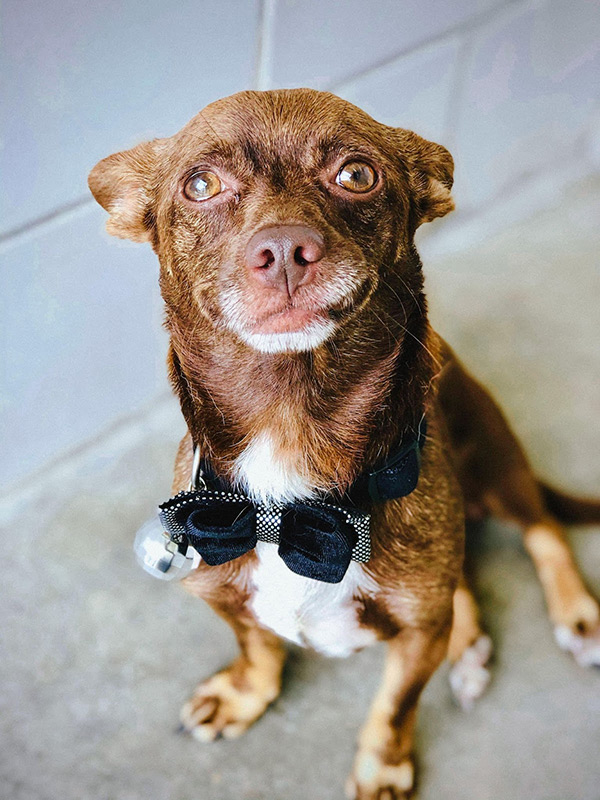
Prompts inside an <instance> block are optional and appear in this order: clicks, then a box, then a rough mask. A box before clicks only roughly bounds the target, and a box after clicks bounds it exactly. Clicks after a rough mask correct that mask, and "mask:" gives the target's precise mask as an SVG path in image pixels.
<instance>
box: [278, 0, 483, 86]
mask: <svg viewBox="0 0 600 800" xmlns="http://www.w3.org/2000/svg"><path fill="white" fill-rule="evenodd" d="M496 4H497V3H496V2H495V0H457V1H456V2H452V3H449V2H445V0H430V1H429V2H427V3H407V2H399V0H373V2H369V3H365V2H364V1H363V0H343V2H339V3H323V2H321V0H302V2H299V1H298V0H279V2H278V3H277V5H276V7H275V19H274V22H273V30H272V40H271V42H270V43H269V44H270V70H269V71H270V77H271V82H272V86H273V87H284V86H289V87H296V86H312V87H314V88H317V89H321V88H325V87H329V86H331V85H332V84H336V83H338V82H340V81H342V80H344V79H345V78H346V77H349V76H351V75H357V74H359V73H360V72H362V71H363V70H365V69H367V68H369V67H370V66H372V65H375V64H378V63H380V62H382V61H384V60H385V59H388V58H391V57H393V56H394V54H396V53H398V54H400V53H402V52H403V51H405V50H407V49H409V48H412V47H415V46H416V45H418V44H420V43H422V42H426V41H428V40H429V39H431V38H432V37H434V36H436V35H438V34H440V33H442V32H443V31H445V30H448V29H449V28H452V27H453V26H455V25H458V24H460V23H463V22H467V21H468V20H469V19H470V18H471V17H473V16H474V15H476V14H478V13H479V12H481V11H485V10H487V9H489V8H490V7H492V6H494V5H496Z"/></svg>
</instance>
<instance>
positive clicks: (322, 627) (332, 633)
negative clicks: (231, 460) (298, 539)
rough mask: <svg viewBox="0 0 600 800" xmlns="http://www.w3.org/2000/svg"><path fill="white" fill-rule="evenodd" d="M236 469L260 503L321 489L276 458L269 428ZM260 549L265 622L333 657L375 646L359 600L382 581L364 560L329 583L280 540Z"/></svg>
mask: <svg viewBox="0 0 600 800" xmlns="http://www.w3.org/2000/svg"><path fill="white" fill-rule="evenodd" d="M298 462H300V459H298ZM235 472H236V477H237V480H238V481H239V483H240V484H241V486H242V487H243V489H244V491H245V492H247V494H248V495H250V496H251V497H252V498H253V499H254V500H255V501H256V502H258V503H289V502H292V501H294V500H300V499H306V498H309V497H310V496H311V495H313V493H314V491H315V488H314V487H313V486H311V485H310V484H309V483H308V481H307V480H306V479H305V478H304V477H303V476H302V474H301V472H300V469H299V468H298V467H297V466H295V465H293V464H291V463H289V462H286V463H282V462H281V461H279V460H278V459H276V458H275V454H274V448H273V443H272V439H271V436H270V435H269V434H268V433H267V432H264V433H262V434H260V435H259V436H257V438H256V439H255V440H254V441H253V442H251V443H250V445H249V446H248V447H247V448H246V449H245V450H244V452H243V453H242V454H241V456H240V457H239V458H238V459H237V462H236V465H235ZM255 552H256V555H257V556H258V565H257V566H256V568H255V569H254V571H253V573H252V578H251V580H252V584H253V588H254V593H253V597H252V599H251V601H250V607H251V610H252V612H253V613H254V615H255V616H256V619H257V621H258V622H259V623H260V624H261V625H263V626H265V627H267V628H270V629H271V630H272V631H274V632H275V633H276V634H277V635H278V636H281V637H283V638H285V639H289V640H290V641H292V642H295V643H296V644H299V645H303V646H306V647H312V648H313V649H315V650H318V651H319V652H321V653H323V654H325V655H329V656H340V657H341V656H347V655H350V653H352V652H354V651H355V650H358V649H360V648H361V647H366V646H367V645H370V644H373V642H374V641H375V640H376V635H375V633H374V631H372V630H369V629H367V628H363V627H361V626H360V624H359V621H358V618H357V602H356V600H355V598H356V596H357V595H359V594H362V595H374V594H375V593H376V592H377V585H376V584H375V582H374V581H373V580H372V579H371V578H370V577H369V576H367V575H365V573H364V571H363V568H362V566H361V565H360V564H358V563H356V562H354V561H353V562H351V564H350V566H349V567H348V571H347V572H346V575H345V576H344V578H343V580H342V581H341V582H340V583H324V582H323V581H317V580H313V579H312V578H305V577H303V576H302V575H296V573H295V572H292V571H291V570H290V569H288V567H286V565H285V564H284V562H283V561H282V560H281V558H280V557H279V555H278V553H277V545H276V544H272V543H269V542H258V544H257V546H256V549H255Z"/></svg>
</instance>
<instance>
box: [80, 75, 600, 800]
mask: <svg viewBox="0 0 600 800" xmlns="http://www.w3.org/2000/svg"><path fill="white" fill-rule="evenodd" d="M452 183H453V159H452V157H451V155H450V153H449V152H448V151H447V150H446V149H445V148H444V147H442V146H441V145H438V144H435V143H433V142H429V141H426V140H425V139H423V138H421V137H420V136H418V135H417V134H415V133H413V132H411V131H408V130H404V129H400V128H392V127H389V126H386V125H382V124H380V123H378V122H376V121H375V120H373V119H372V118H371V117H369V116H368V115H367V114H366V113H364V112H363V111H361V110H360V109H358V108H357V107H355V106H353V105H351V104H349V103H347V102H345V101H343V100H341V99H340V98H338V97H336V96H334V95H332V94H329V93H325V92H318V91H313V90H310V89H298V90H296V89H294V90H277V91H267V92H252V91H248V92H241V93H239V94H236V95H233V96H232V97H228V98H225V99H222V100H219V101H217V102H215V103H213V104H211V105H209V106H208V107H207V108H205V109H204V110H203V111H202V112H200V113H199V114H198V115H197V116H196V117H194V119H192V121H191V122H190V123H188V124H187V125H186V126H185V127H184V128H183V129H182V130H181V131H180V132H179V133H177V134H175V135H174V136H172V137H170V138H164V139H156V140H154V141H151V142H147V143H144V144H140V145H138V146H137V147H134V148H133V149H131V150H128V151H126V152H121V153H117V154H115V155H112V156H109V157H108V158H106V159H104V160H103V161H101V162H100V163H99V164H97V166H96V167H95V168H94V169H93V170H92V172H91V174H90V178H89V185H90V188H91V191H92V193H93V195H94V197H95V198H96V200H97V201H98V202H99V203H100V205H101V206H103V208H104V209H106V211H108V212H109V215H110V217H109V219H108V222H107V228H108V230H109V232H110V233H111V234H114V235H116V236H120V237H126V238H129V239H133V240H135V241H140V242H150V243H151V245H152V247H153V249H154V251H155V253H156V254H157V256H158V258H159V261H160V266H161V271H160V285H161V291H162V296H163V298H164V302H165V308H166V327H167V329H168V332H169V335H170V350H169V356H168V368H169V374H170V379H171V382H172V385H173V387H174V390H175V392H176V393H177V395H178V397H179V399H180V402H181V408H182V412H183V415H184V417H185V420H186V423H187V428H188V433H187V435H186V436H185V438H184V439H183V441H182V442H181V445H180V447H179V451H178V454H177V458H176V464H175V477H174V484H173V490H174V492H179V491H180V490H183V489H185V487H186V486H187V484H188V482H189V479H190V474H191V472H192V461H193V457H194V452H198V453H199V454H200V455H201V457H202V463H203V465H204V467H203V470H204V471H203V474H204V475H205V477H206V480H209V477H208V476H210V481H212V486H213V489H215V487H216V488H218V489H219V491H220V492H221V494H220V495H219V497H221V498H230V499H231V498H234V499H235V498H238V500H239V503H240V504H241V505H235V502H238V500H236V501H235V502H234V506H233V508H234V511H235V514H234V515H233V516H231V515H230V517H231V518H228V519H227V520H226V522H223V519H224V517H223V518H222V519H221V517H219V514H224V515H225V516H226V515H227V508H225V506H223V505H221V506H219V505H218V503H217V506H215V508H216V512H215V513H212V512H210V509H209V511H207V510H206V508H204V507H203V506H202V504H200V505H199V506H198V507H197V508H196V511H194V514H190V515H189V517H188V518H187V521H186V523H185V524H186V526H187V525H188V524H189V525H191V524H192V523H191V522H190V520H193V518H195V517H194V515H196V516H197V515H198V514H200V517H201V520H200V524H199V525H196V523H194V525H195V527H194V526H193V525H192V529H193V530H194V531H196V534H194V535H196V536H197V538H196V540H195V541H197V543H198V548H199V551H200V553H201V561H200V564H199V566H198V568H197V569H195V570H194V571H193V572H192V573H191V574H190V575H189V576H188V577H187V578H186V579H185V581H184V584H185V586H186V588H187V589H188V590H189V591H190V592H192V593H193V594H194V595H197V596H198V597H201V598H203V599H204V600H206V601H207V602H208V603H209V604H210V605H211V606H212V608H213V609H214V610H215V611H216V612H217V613H218V614H219V615H220V616H221V617H222V618H223V619H224V620H225V621H226V622H228V623H229V625H231V627H232V628H233V630H234V632H235V634H236V636H237V640H238V642H239V647H240V654H239V656H238V657H237V659H236V660H235V661H234V662H233V663H232V664H231V665H230V666H228V667H227V668H225V669H223V670H222V671H220V672H219V673H218V674H216V675H214V676H213V677H211V678H209V679H208V680H205V681H204V682H202V683H201V684H200V685H199V686H198V687H197V689H196V690H195V692H194V694H193V696H192V697H191V699H190V700H189V701H188V702H187V703H186V704H185V706H184V708H183V710H182V712H181V720H182V723H183V725H184V726H185V729H186V730H187V731H189V732H191V733H192V734H193V735H194V736H195V737H197V738H198V739H200V740H202V741H212V740H214V739H216V738H217V737H219V736H223V737H226V738H233V737H237V736H239V735H241V734H242V733H244V731H246V729H247V728H249V727H250V725H251V724H252V723H253V722H254V721H255V720H256V719H257V718H258V717H260V716H261V715H262V714H263V712H264V711H265V709H266V708H267V706H268V705H269V704H270V703H272V702H273V701H274V700H275V698H276V697H277V695H278V693H279V691H280V685H281V673H282V668H283V665H284V660H285V652H286V651H285V646H284V643H283V642H284V640H289V641H292V642H295V643H296V644H299V645H303V646H307V647H311V648H314V649H315V650H317V651H319V652H321V653H324V654H326V655H330V656H346V655H348V654H350V653H352V652H353V651H355V650H358V649H360V648H362V647H365V646H367V645H369V644H372V643H374V642H376V641H379V640H385V641H386V642H387V658H386V664H385V669H384V675H383V681H382V684H381V687H380V689H379V691H378V693H377V696H376V697H375V700H374V703H373V706H372V710H371V712H370V714H369V717H368V719H367V722H366V724H365V726H364V728H363V729H362V732H361V734H360V738H359V743H358V750H357V754H356V758H355V760H354V765H353V768H352V773H351V775H350V778H349V780H348V785H347V791H348V794H349V796H350V797H352V798H358V799H359V800H376V798H379V799H380V800H383V799H384V798H385V800H399V798H407V797H409V796H411V795H412V792H413V788H414V765H413V726H414V721H415V714H416V708H417V702H418V699H419V695H420V693H421V691H422V689H423V687H424V686H425V684H426V683H427V681H428V679H429V678H430V676H431V675H432V673H433V672H434V671H435V670H436V668H437V667H438V665H439V664H440V663H441V662H442V660H443V659H444V658H445V657H446V656H447V657H448V658H449V660H450V662H451V664H452V665H453V666H452V671H451V684H452V688H453V690H454V693H455V695H456V697H457V699H458V701H459V702H460V703H461V704H462V705H463V706H465V707H468V706H469V705H470V704H471V703H472V702H473V701H474V700H475V699H476V698H477V697H478V696H479V695H480V694H481V692H482V691H483V689H484V688H485V685H486V684H487V681H488V679H489V672H488V670H487V663H488V660H489V658H490V655H491V643H490V641H489V638H488V637H487V636H486V635H485V634H484V633H483V631H482V629H481V626H480V623H479V619H478V611H477V606H476V603H475V600H474V598H473V595H472V593H471V591H470V589H469V587H468V585H467V582H466V581H465V578H464V576H463V551H464V529H465V513H466V515H467V517H477V518H479V517H481V516H482V515H486V514H494V515H497V516H499V517H502V518H505V519H510V520H513V521H514V522H516V523H518V524H519V525H520V526H521V528H522V529H523V534H524V541H525V545H526V547H527V549H528V551H529V553H530V554H531V556H532V558H533V561H534V563H535V566H536V568H537V571H538V574H539V576H540V579H541V582H542V585H543V589H544V592H545V596H546V601H547V606H548V610H549V616H550V619H551V621H552V624H553V625H554V627H555V631H556V636H557V638H558V641H559V644H560V645H561V646H562V647H563V648H565V649H567V650H569V651H571V652H572V653H573V654H574V656H575V658H576V659H577V660H578V661H579V663H581V664H589V665H591V664H596V665H597V664H600V613H599V606H598V603H597V601H596V600H595V599H594V598H593V597H592V596H591V595H590V593H589V592H588V590H587V589H586V587H585V586H584V583H583V581H582V579H581V577H580V575H579V573H578V570H577V567H576V565H575V562H574V559H573V556H572V554H571V551H570V549H569V546H568V544H567V541H566V539H565V536H564V533H563V529H562V527H561V523H585V522H593V521H597V520H599V519H600V503H598V502H596V501H592V500H585V499H575V498H569V497H567V496H566V495H564V494H562V493H561V492H559V491H557V490H554V489H552V488H550V487H548V486H546V485H544V484H543V483H541V482H540V481H539V480H538V479H537V478H536V477H535V475H534V474H533V473H532V470H531V468H530V466H529V464H528V462H527V459H526V456H525V455H524V453H523V450H522V448H521V446H520V445H519V443H518V442H517V440H516V438H515V436H514V434H513V433H512V432H511V430H510V427H509V425H508V423H507V422H506V420H505V418H504V416H503V415H502V412H501V411H500V410H499V408H498V406H497V405H496V403H495V402H494V400H493V399H492V398H491V397H490V395H489V394H488V393H487V391H486V390H485V389H484V388H483V387H482V386H481V385H480V384H479V383H478V382H477V381H476V380H475V379H474V378H473V377H471V376H470V375H469V374H468V373H467V372H466V371H465V369H464V368H463V366H462V365H461V363H460V361H459V360H458V359H457V357H456V356H455V355H454V353H453V352H452V350H451V348H450V347H449V346H448V344H446V343H445V342H444V341H443V340H442V339H441V338H440V337H439V336H438V335H437V334H436V333H435V332H434V331H433V330H432V328H431V327H430V325H429V322H428V318H427V306H426V300H425V296H424V293H423V274H422V265H421V262H420V260H419V256H418V253H417V251H416V248H415V244H414V235H415V231H416V229H417V228H418V226H419V225H421V224H423V223H425V222H428V221H430V220H433V219H435V218H437V217H442V216H444V215H445V214H447V213H448V212H450V211H451V210H452V209H453V207H454V204H453V200H452V196H451V188H452ZM407 465H408V467H407ZM407 469H408V473H407V472H406V471H407ZM390 476H391V478H390V480H391V482H392V484H393V485H392V487H391V489H390V487H389V486H387V489H386V488H385V480H387V478H389V477H390ZM398 476H399V477H398ZM380 479H381V480H380ZM384 479H385V480H384ZM373 481H375V484H373ZM402 481H404V483H405V484H406V485H403V486H400V484H402ZM367 484H368V486H369V487H370V488H369V492H370V494H369V495H368V496H367V500H366V501H364V497H365V496H366V495H365V494H364V492H363V501H364V502H363V501H361V502H359V503H358V504H357V507H358V511H357V513H359V512H360V514H362V515H363V516H360V519H361V520H363V521H364V520H365V519H366V520H368V525H369V534H368V537H367V538H368V547H369V548H370V554H369V557H368V559H366V558H365V557H364V555H363V557H362V559H361V558H355V555H354V554H355V550H351V548H352V547H355V546H356V538H357V533H356V530H355V529H351V526H350V523H349V522H348V519H350V516H351V514H352V513H353V510H352V502H350V504H349V502H348V496H349V495H352V492H353V491H354V488H355V487H357V486H362V488H363V490H364V487H365V485H367ZM205 485H206V484H205ZM373 486H375V490H376V492H377V493H378V494H377V496H375V495H374V494H373V491H371V490H372V489H373ZM382 487H383V490H382ZM375 490H374V491H375ZM215 491H216V489H215ZM240 498H241V499H240ZM213 501H214V502H215V503H216V502H217V501H216V500H214V498H213ZM223 502H226V501H225V500H223ZM227 502H229V500H228V501H227ZM232 502H233V501H232ZM344 503H345V505H344ZM257 509H258V511H257ZM340 509H341V510H340ZM269 510H270V511H269ZM213 511H214V509H213ZM271 512H273V513H275V512H277V513H278V514H279V517H278V518H277V519H278V520H279V522H278V523H277V524H278V525H280V529H279V536H280V539H279V546H277V544H276V543H275V542H274V541H268V540H267V541H265V540H264V537H263V539H260V537H257V535H255V534H253V531H255V528H256V526H257V525H258V524H259V522H258V520H259V515H260V513H263V515H264V514H268V513H271ZM211 513H212V517H211ZM202 514H204V515H205V516H204V517H202ZM206 514H208V516H206ZM252 515H254V516H252ZM219 520H221V522H220V521H219ZM332 520H333V521H332ZM242 522H243V525H246V524H247V528H244V533H243V536H241V534H240V530H241V528H239V529H238V528H236V526H240V525H242ZM221 523H222V524H221ZM211 525H212V528H211ZM220 525H221V527H220V528H219V526H220ZM252 525H254V526H255V527H254V528H253V527H252ZM203 526H204V527H203ZM227 526H229V527H227ZM315 526H316V527H317V528H319V533H318V537H321V538H318V537H317V534H315V536H316V537H317V538H315V539H314V541H313V540H312V539H310V537H311V536H312V533H313V532H314V529H315ZM327 526H331V527H330V528H327ZM242 527H243V526H242ZM208 528H210V529H211V530H212V532H213V534H211V536H212V538H211V536H209V535H208V534H207V533H206V530H207V529H208ZM225 528H227V531H229V532H225V533H223V531H225ZM321 528H322V529H323V530H321ZM326 528H327V530H325V529H326ZM217 529H218V530H219V531H220V534H219V535H222V536H225V537H226V539H224V540H218V537H217V538H215V536H216V534H215V531H217ZM234 529H235V531H237V534H240V536H238V538H237V539H236V538H235V537H234V538H231V537H232V534H231V531H234ZM186 530H188V528H187V527H186ZM198 530H199V532H198ZM307 531H308V533H307ZM237 534H236V535H237ZM326 534H327V536H330V539H327V541H326V542H325V544H324V545H323V547H325V548H329V547H332V548H334V549H335V548H336V547H338V545H339V548H340V550H339V552H338V551H335V553H334V554H333V555H332V552H333V551H331V550H327V553H326V555H325V557H324V558H323V559H322V560H321V561H319V559H318V558H317V557H315V555H314V552H313V551H314V547H315V546H316V547H317V550H318V549H319V547H321V544H319V543H320V542H324V541H325V539H323V537H324V536H325V535H326ZM253 536H254V538H252V537H253ZM227 537H229V538H227ZM244 537H245V538H244ZM295 537H296V538H295ZM307 537H308V538H307ZM336 537H337V538H336ZM340 537H341V538H340ZM309 539H310V541H309ZM224 541H225V545H224V544H223V542H224ZM315 541H316V542H317V545H315ZM306 542H308V544H307V545H306V547H305V546H304V545H305V544H306ZM240 543H241V544H240ZM284 545H285V546H284ZM225 546H226V548H227V547H229V548H230V549H229V551H227V552H225V555H223V552H222V550H223V547H225ZM311 547H312V548H313V550H312V551H310V552H309V550H310V548H311ZM203 548H204V549H203ZM211 548H212V549H211ZM215 548H216V549H215ZM219 548H221V549H220V550H219ZM231 548H232V549H231ZM236 548H238V549H237V550H236ZM307 548H308V549H307ZM217 551H218V552H217ZM242 551H243V552H242ZM350 552H351V553H352V557H350V555H349V554H350ZM215 553H216V555H215ZM228 553H229V555H228ZM336 559H337V561H336ZM340 559H341V561H343V563H342V564H341V566H340V564H339V563H338V562H339V560H340ZM344 559H345V560H344ZM334 562H335V569H336V570H338V572H337V573H336V574H335V575H332V573H331V571H329V572H328V570H331V569H333V567H332V564H333V563H334ZM299 564H300V567H299ZM307 564H308V566H307ZM311 570H314V571H311Z"/></svg>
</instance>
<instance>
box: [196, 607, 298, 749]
mask: <svg viewBox="0 0 600 800" xmlns="http://www.w3.org/2000/svg"><path fill="white" fill-rule="evenodd" d="M221 615H222V616H225V617H226V619H227V621H228V622H229V623H230V624H231V626H232V627H233V629H234V631H235V634H236V636H237V640H238V643H239V645H240V654H239V656H238V657H237V658H236V659H235V661H233V662H232V663H231V664H230V665H229V666H228V667H226V668H225V669H223V670H221V671H220V672H217V673H216V674H215V675H213V676H212V677H211V678H208V679H207V680H205V681H203V682H202V683H200V684H199V685H198V686H197V687H196V690H195V692H194V694H193V695H192V696H191V698H190V699H189V700H188V702H187V703H186V704H185V705H184V706H183V708H182V709H181V723H182V725H183V727H184V729H185V730H187V731H188V732H189V733H191V734H192V735H193V736H194V737H195V738H197V739H199V740H200V741H203V742H212V741H214V740H215V739H217V738H219V737H220V736H223V737H224V738H226V739H234V738H236V737H237V736H241V735H242V733H244V732H245V731H246V730H247V729H248V728H249V727H250V726H251V725H252V723H253V722H255V721H256V720H257V719H258V718H259V717H260V716H262V714H263V713H264V711H265V710H266V708H267V706H268V705H269V704H270V703H272V702H273V700H275V698H276V697H277V696H278V694H279V692H280V689H281V672H282V669H283V664H284V661H285V655H286V651H285V647H284V645H283V643H282V642H281V640H280V639H279V638H278V637H277V636H275V635H274V634H273V633H271V632H270V631H267V630H265V629H264V628H259V627H258V626H256V625H252V624H245V623H242V622H239V621H238V620H234V619H232V618H228V617H227V616H226V615H224V614H221Z"/></svg>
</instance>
